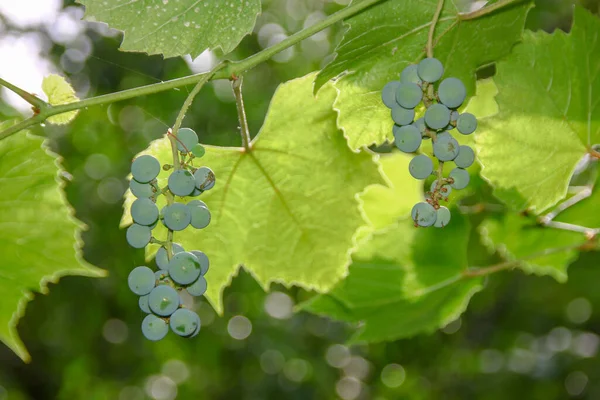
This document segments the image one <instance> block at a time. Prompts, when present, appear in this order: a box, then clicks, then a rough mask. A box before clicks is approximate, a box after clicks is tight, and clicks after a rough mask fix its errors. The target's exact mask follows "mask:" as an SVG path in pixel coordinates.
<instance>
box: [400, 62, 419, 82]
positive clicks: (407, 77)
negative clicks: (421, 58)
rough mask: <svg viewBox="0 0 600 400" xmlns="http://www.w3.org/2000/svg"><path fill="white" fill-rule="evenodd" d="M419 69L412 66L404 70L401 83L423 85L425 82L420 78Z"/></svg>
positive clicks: (414, 65)
mask: <svg viewBox="0 0 600 400" xmlns="http://www.w3.org/2000/svg"><path fill="white" fill-rule="evenodd" d="M417 69H418V66H417V64H411V65H409V66H408V67H406V68H404V70H402V73H401V74H400V82H406V83H416V84H417V85H421V84H422V83H423V82H421V78H419V74H418V73H417Z"/></svg>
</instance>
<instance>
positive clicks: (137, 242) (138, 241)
mask: <svg viewBox="0 0 600 400" xmlns="http://www.w3.org/2000/svg"><path fill="white" fill-rule="evenodd" d="M125 237H126V238H127V243H129V245H130V246H131V247H134V248H136V249H143V248H144V247H146V246H147V245H148V243H150V239H151V238H152V231H151V230H150V227H148V226H144V225H138V224H132V225H131V226H130V227H129V228H127V232H126V235H125Z"/></svg>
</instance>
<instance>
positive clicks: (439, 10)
mask: <svg viewBox="0 0 600 400" xmlns="http://www.w3.org/2000/svg"><path fill="white" fill-rule="evenodd" d="M443 8H444V0H438V4H437V9H436V10H435V14H434V15H433V20H432V21H431V26H430V27H429V35H428V36H427V57H430V58H431V57H433V36H434V34H435V27H436V25H437V23H438V20H439V19H440V14H441V13H442V9H443Z"/></svg>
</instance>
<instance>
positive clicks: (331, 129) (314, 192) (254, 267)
mask: <svg viewBox="0 0 600 400" xmlns="http://www.w3.org/2000/svg"><path fill="white" fill-rule="evenodd" d="M313 80H314V75H313V74H311V75H308V76H306V77H303V78H299V79H296V80H293V81H290V82H288V83H285V84H283V85H281V86H280V87H279V89H278V90H277V92H276V93H275V95H274V97H273V100H272V102H271V107H270V109H269V112H268V114H267V116H266V119H265V123H264V125H263V127H262V129H261V131H260V133H259V134H258V136H257V138H256V139H255V140H254V142H253V144H252V151H250V152H247V151H244V150H243V149H241V148H218V147H211V146H207V147H206V155H205V156H204V157H203V158H202V159H201V160H200V162H201V163H202V164H204V165H207V166H208V167H210V168H211V169H212V170H213V171H214V172H215V175H216V177H217V183H216V185H215V187H214V189H212V190H210V191H208V192H206V193H205V194H204V195H202V200H203V201H205V202H206V203H207V204H208V206H209V208H210V209H211V210H212V216H213V218H212V222H211V224H210V225H209V227H208V228H206V229H204V230H193V229H192V228H188V229H187V230H185V231H184V232H181V233H180V232H177V233H175V240H176V241H177V242H179V243H181V244H182V245H184V247H185V248H186V249H189V250H192V249H200V250H202V251H204V252H205V253H206V254H207V255H208V256H209V258H210V260H211V269H210V272H209V273H208V275H207V279H208V283H209V289H208V294H207V296H208V298H209V300H210V301H211V302H212V304H213V305H215V307H216V308H217V310H221V309H222V302H221V292H222V290H223V288H224V287H225V286H226V285H227V284H228V283H229V281H230V279H231V277H232V275H234V274H235V273H237V269H238V267H239V265H240V264H243V265H244V267H245V268H246V269H247V270H248V271H250V272H251V273H252V274H253V275H254V276H255V277H256V279H257V280H258V281H259V282H260V283H261V284H262V285H264V286H265V287H266V286H268V284H269V283H270V282H281V283H284V284H286V285H292V284H296V285H300V286H303V287H305V288H308V289H314V290H317V291H327V290H329V289H331V288H332V287H333V285H334V284H335V283H336V282H337V281H338V280H339V279H340V278H341V277H342V276H344V275H345V274H346V272H347V267H348V264H349V262H350V257H349V254H350V251H351V249H352V248H353V246H354V241H353V237H354V235H355V233H356V231H357V229H358V228H359V227H360V226H361V225H363V224H364V222H363V220H362V218H361V215H360V212H359V209H358V202H357V200H356V194H357V193H358V192H360V191H362V190H363V189H364V188H365V187H366V186H368V185H369V184H372V183H379V182H380V181H381V180H382V179H381V175H380V174H379V172H378V167H377V165H376V163H374V162H373V159H372V158H373V156H372V155H369V154H366V153H364V154H356V153H353V152H351V151H350V150H349V149H348V146H347V145H346V142H345V140H344V137H343V136H342V134H341V132H340V131H339V130H338V129H337V126H336V123H335V112H333V111H332V109H331V104H332V102H333V100H334V97H335V90H334V89H333V88H332V87H331V86H328V87H326V88H324V90H323V91H322V92H321V93H320V94H319V96H318V98H315V97H314V96H313V94H312V81H313ZM148 152H149V153H151V154H154V155H155V156H157V157H158V158H159V159H160V160H161V162H171V150H170V148H169V145H168V142H167V140H166V139H161V140H158V141H156V142H154V143H153V144H152V145H151V147H150V149H149V150H148ZM167 175H168V172H162V173H161V175H160V176H159V182H161V183H162V184H164V182H165V178H166V177H167ZM130 202H131V198H129V199H128V201H127V202H126V205H125V206H126V210H127V207H128V204H130ZM159 205H160V204H159ZM129 218H130V217H129V216H128V215H127V214H125V216H124V220H125V221H128V220H129ZM155 232H156V236H158V237H159V238H161V239H164V238H165V235H166V234H165V228H163V227H162V225H161V224H159V226H158V227H157V228H156V230H155ZM155 250H156V249H150V251H149V253H150V254H151V253H153V252H154V251H155Z"/></svg>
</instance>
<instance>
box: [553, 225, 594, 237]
mask: <svg viewBox="0 0 600 400" xmlns="http://www.w3.org/2000/svg"><path fill="white" fill-rule="evenodd" d="M544 226H546V227H548V228H555V229H562V230H564V231H571V232H578V233H583V234H584V235H586V236H587V237H592V238H593V237H595V236H596V235H597V234H599V233H600V228H595V229H594V228H586V227H585V226H581V225H575V224H569V223H568V222H559V221H548V222H546V223H544Z"/></svg>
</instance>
